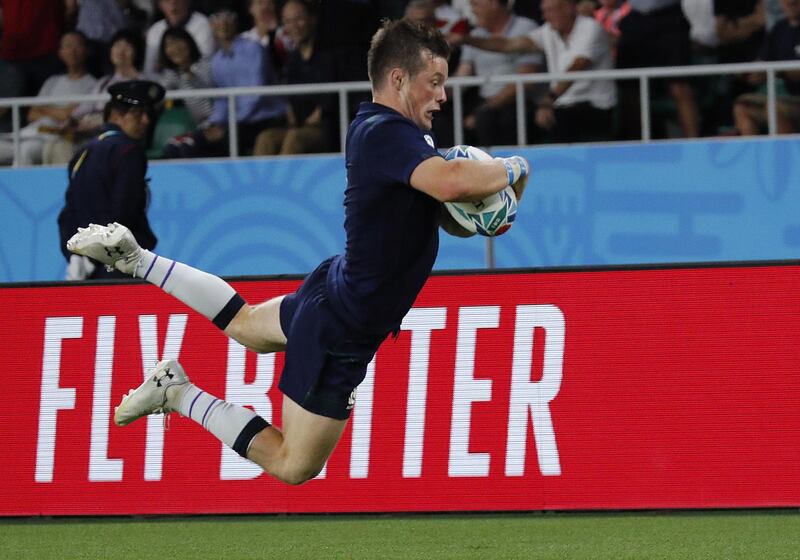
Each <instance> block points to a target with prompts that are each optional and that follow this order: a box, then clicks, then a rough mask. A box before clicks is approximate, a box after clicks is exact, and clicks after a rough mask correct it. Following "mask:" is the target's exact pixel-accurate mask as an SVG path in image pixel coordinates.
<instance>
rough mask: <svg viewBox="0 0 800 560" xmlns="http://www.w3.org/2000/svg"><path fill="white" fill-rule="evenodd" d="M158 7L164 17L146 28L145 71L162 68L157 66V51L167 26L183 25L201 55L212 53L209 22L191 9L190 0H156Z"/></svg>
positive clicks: (149, 71)
mask: <svg viewBox="0 0 800 560" xmlns="http://www.w3.org/2000/svg"><path fill="white" fill-rule="evenodd" d="M158 7H159V8H160V9H161V11H162V13H163V14H164V19H162V20H159V21H157V22H155V23H154V24H153V25H151V26H150V29H148V30H147V36H146V43H147V48H146V50H145V57H144V71H145V72H146V73H157V72H160V71H161V70H162V69H161V68H159V67H158V52H159V49H160V48H161V37H162V35H164V31H166V29H167V28H168V27H183V28H185V29H186V31H188V32H189V33H191V35H192V37H193V38H194V41H195V43H197V48H199V49H200V54H201V55H203V57H209V56H211V55H212V54H213V53H214V50H215V48H216V44H215V42H214V35H213V33H212V32H211V24H210V23H209V21H208V18H207V17H206V16H204V15H203V14H201V13H199V12H194V11H192V10H191V6H190V0H158Z"/></svg>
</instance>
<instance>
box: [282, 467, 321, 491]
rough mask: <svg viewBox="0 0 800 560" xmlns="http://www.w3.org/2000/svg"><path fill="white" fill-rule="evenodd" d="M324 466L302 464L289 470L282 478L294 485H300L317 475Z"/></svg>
mask: <svg viewBox="0 0 800 560" xmlns="http://www.w3.org/2000/svg"><path fill="white" fill-rule="evenodd" d="M320 471H322V467H309V466H307V465H306V466H300V467H294V468H291V469H289V470H287V471H286V472H285V473H284V474H283V476H282V477H281V479H282V480H283V481H284V482H286V483H287V484H291V485H292V486H299V485H300V484H303V483H305V482H308V481H309V480H311V479H312V478H314V477H315V476H317V475H318V474H319V473H320Z"/></svg>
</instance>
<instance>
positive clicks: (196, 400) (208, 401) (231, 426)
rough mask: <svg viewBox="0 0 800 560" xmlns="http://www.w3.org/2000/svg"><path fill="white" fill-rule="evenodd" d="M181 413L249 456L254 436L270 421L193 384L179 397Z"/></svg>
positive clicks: (240, 452) (237, 450)
mask: <svg viewBox="0 0 800 560" xmlns="http://www.w3.org/2000/svg"><path fill="white" fill-rule="evenodd" d="M179 398H180V403H179V405H178V412H180V414H181V416H186V417H188V418H191V419H192V420H194V421H195V422H197V423H198V424H200V425H201V426H203V428H205V429H206V430H208V431H209V432H211V433H212V434H214V435H215V436H216V437H217V439H219V440H220V441H221V442H222V443H224V444H225V445H227V446H228V447H230V448H231V449H233V450H234V451H236V452H237V453H239V455H241V456H242V457H246V456H247V448H248V447H249V446H250V442H251V441H252V439H253V438H254V437H255V436H256V434H258V432H260V431H261V430H263V429H264V428H266V427H267V426H269V423H268V422H267V421H266V420H264V419H263V418H261V417H260V416H259V415H257V414H256V413H255V412H253V411H252V410H250V409H249V408H245V407H243V406H239V405H236V404H231V403H229V402H227V401H223V400H221V399H218V398H217V397H215V396H214V395H210V394H208V393H206V392H205V391H203V390H202V389H200V388H199V387H197V386H196V385H194V384H192V383H189V385H188V386H187V387H186V388H185V389H184V390H183V394H182V395H181V396H180V397H179Z"/></svg>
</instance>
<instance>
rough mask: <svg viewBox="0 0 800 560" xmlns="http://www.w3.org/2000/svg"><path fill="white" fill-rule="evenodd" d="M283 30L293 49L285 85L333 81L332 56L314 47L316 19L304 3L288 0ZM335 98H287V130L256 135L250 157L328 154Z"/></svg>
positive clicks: (307, 96) (326, 95)
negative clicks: (325, 152) (292, 44)
mask: <svg viewBox="0 0 800 560" xmlns="http://www.w3.org/2000/svg"><path fill="white" fill-rule="evenodd" d="M281 15H282V20H283V27H284V29H285V30H286V33H287V34H288V35H289V38H290V39H291V40H292V43H294V44H295V45H296V47H295V50H294V51H292V53H291V55H290V56H289V60H288V62H287V64H286V80H285V81H286V83H289V84H309V83H310V84H314V83H323V82H331V81H334V79H335V76H334V73H333V68H334V60H333V56H332V55H331V53H329V52H326V51H324V50H322V49H320V48H319V47H318V46H317V44H316V28H317V16H316V14H315V13H314V11H313V9H312V7H311V5H310V4H309V3H308V2H307V1H306V0H289V1H288V2H287V3H286V4H284V6H283V11H282V13H281ZM333 107H334V98H332V97H331V94H316V95H315V94H307V95H294V96H292V97H290V99H289V111H288V124H289V126H288V128H286V127H280V128H278V127H275V128H269V129H267V130H264V131H263V132H261V133H260V134H259V135H258V138H257V139H256V145H255V148H254V150H253V155H275V154H282V155H286V154H307V153H314V152H324V151H329V150H330V146H329V139H330V128H331V123H332V116H333V115H332V113H333Z"/></svg>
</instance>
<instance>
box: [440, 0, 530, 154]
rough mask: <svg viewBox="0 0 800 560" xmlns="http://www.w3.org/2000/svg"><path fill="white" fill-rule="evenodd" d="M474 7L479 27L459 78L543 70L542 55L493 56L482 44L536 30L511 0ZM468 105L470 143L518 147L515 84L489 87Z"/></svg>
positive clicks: (481, 1) (475, 1)
mask: <svg viewBox="0 0 800 560" xmlns="http://www.w3.org/2000/svg"><path fill="white" fill-rule="evenodd" d="M471 6H472V10H473V12H474V14H475V17H476V18H477V21H478V25H479V27H477V28H475V29H473V30H472V32H471V33H470V34H469V35H468V38H469V40H467V41H465V43H464V44H465V46H464V48H463V49H462V50H461V61H460V63H459V65H458V69H457V70H456V72H455V75H456V76H496V75H502V74H515V73H517V74H527V73H531V72H536V71H538V70H540V69H541V63H542V57H541V56H540V55H536V54H534V55H531V54H519V51H500V52H498V51H494V52H490V51H489V50H487V49H484V48H483V47H482V46H481V44H479V43H478V41H482V40H494V39H497V40H502V39H504V38H515V37H521V36H524V35H525V34H527V33H529V32H530V31H532V30H533V29H536V27H537V26H536V22H535V21H533V20H531V19H528V18H525V17H522V16H518V15H515V14H514V13H513V12H512V11H511V7H510V5H509V1H508V0H471ZM473 40H474V41H475V42H473ZM454 45H455V43H454ZM466 105H467V107H468V110H467V115H466V117H465V118H464V129H465V132H467V134H468V136H467V141H468V142H469V143H476V144H478V145H480V146H492V145H503V144H505V145H508V144H516V142H517V134H516V130H517V126H516V122H517V119H516V114H517V112H516V86H514V84H501V83H486V84H484V85H482V86H481V87H480V91H479V99H478V100H477V103H475V102H472V103H470V102H469V100H468V101H467V103H466Z"/></svg>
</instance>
